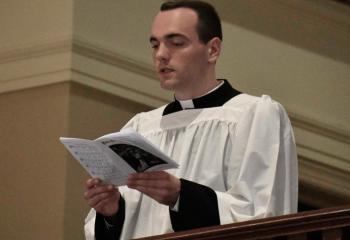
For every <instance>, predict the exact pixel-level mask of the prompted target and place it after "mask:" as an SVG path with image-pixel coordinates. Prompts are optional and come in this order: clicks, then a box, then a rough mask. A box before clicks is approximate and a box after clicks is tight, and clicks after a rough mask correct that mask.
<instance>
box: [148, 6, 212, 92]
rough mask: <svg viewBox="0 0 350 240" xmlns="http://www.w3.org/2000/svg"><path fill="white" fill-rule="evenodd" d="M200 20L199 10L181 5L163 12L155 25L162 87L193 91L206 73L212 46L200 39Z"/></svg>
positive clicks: (154, 44) (155, 53)
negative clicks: (198, 29) (198, 28)
mask: <svg viewBox="0 0 350 240" xmlns="http://www.w3.org/2000/svg"><path fill="white" fill-rule="evenodd" d="M197 21H198V17H197V14H196V12H194V11H193V10H191V9H188V8H178V9H173V10H168V11H163V12H159V13H158V15H157V16H156V17H155V20H154V22H153V25H152V32H151V38H150V43H151V46H152V48H153V62H154V65H155V69H156V72H157V74H158V76H159V78H160V83H161V87H162V88H163V89H167V90H172V91H174V92H175V94H176V93H186V92H189V90H190V89H191V88H194V87H196V85H197V84H199V83H200V82H201V80H202V78H204V76H205V74H206V70H207V66H208V48H207V46H206V44H203V43H202V42H200V41H199V38H198V34H197V30H196V26H197ZM180 95H181V94H180Z"/></svg>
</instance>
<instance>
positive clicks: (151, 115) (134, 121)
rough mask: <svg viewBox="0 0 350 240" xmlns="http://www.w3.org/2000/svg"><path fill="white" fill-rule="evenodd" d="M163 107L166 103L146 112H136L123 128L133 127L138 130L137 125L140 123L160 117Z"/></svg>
mask: <svg viewBox="0 0 350 240" xmlns="http://www.w3.org/2000/svg"><path fill="white" fill-rule="evenodd" d="M165 107H166V105H163V106H161V107H159V108H156V109H153V110H151V111H148V112H140V113H137V114H136V115H135V116H134V117H132V118H131V119H130V120H129V121H128V123H127V124H126V125H125V126H124V127H123V128H133V129H134V130H136V131H138V128H139V125H140V124H141V123H144V122H148V121H152V120H153V121H154V120H157V119H160V118H161V117H162V114H163V111H164V108H165Z"/></svg>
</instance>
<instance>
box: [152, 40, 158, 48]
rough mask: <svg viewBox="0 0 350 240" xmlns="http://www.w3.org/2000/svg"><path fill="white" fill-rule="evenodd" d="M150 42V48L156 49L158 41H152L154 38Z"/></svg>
mask: <svg viewBox="0 0 350 240" xmlns="http://www.w3.org/2000/svg"><path fill="white" fill-rule="evenodd" d="M150 44H151V48H153V49H157V48H158V46H159V43H158V41H154V40H153V41H150Z"/></svg>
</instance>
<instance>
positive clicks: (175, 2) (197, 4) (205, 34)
mask: <svg viewBox="0 0 350 240" xmlns="http://www.w3.org/2000/svg"><path fill="white" fill-rule="evenodd" d="M176 8H189V9H192V10H193V11H195V12H196V13H197V16H198V24H197V33H198V37H199V40H200V41H201V42H203V43H207V42H208V41H210V40H211V39H213V38H214V37H218V38H220V39H221V40H222V30H221V22H220V17H219V15H218V13H217V12H216V10H215V8H214V7H213V6H212V5H210V4H209V3H206V2H202V1H195V0H171V1H166V2H164V3H163V4H162V5H161V6H160V11H168V10H172V9H176Z"/></svg>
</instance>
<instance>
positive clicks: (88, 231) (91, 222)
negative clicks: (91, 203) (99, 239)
mask: <svg viewBox="0 0 350 240" xmlns="http://www.w3.org/2000/svg"><path fill="white" fill-rule="evenodd" d="M95 220H96V211H95V210H94V209H90V212H89V213H88V215H87V216H86V218H85V225H84V233H85V239H86V240H95Z"/></svg>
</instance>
